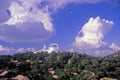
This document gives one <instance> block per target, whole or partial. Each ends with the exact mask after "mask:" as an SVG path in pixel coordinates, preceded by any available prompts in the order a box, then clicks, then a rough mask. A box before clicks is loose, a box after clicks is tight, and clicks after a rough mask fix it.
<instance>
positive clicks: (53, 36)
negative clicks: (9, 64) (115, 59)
mask: <svg viewBox="0 0 120 80" xmlns="http://www.w3.org/2000/svg"><path fill="white" fill-rule="evenodd" d="M119 34H120V1H119V0H1V1H0V54H2V55H3V54H14V53H18V52H26V51H35V50H40V49H41V48H42V46H43V45H46V46H49V45H50V44H51V43H57V44H58V45H59V46H60V50H65V51H68V50H74V51H76V52H79V53H86V54H88V55H93V56H105V55H109V54H111V53H113V52H115V51H118V50H120V37H119Z"/></svg>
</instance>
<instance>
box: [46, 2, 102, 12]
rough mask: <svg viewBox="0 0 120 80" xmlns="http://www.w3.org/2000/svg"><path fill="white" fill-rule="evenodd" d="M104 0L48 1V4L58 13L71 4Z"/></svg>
mask: <svg viewBox="0 0 120 80" xmlns="http://www.w3.org/2000/svg"><path fill="white" fill-rule="evenodd" d="M101 1H102V0H46V2H48V8H49V9H51V10H53V11H56V10H58V9H60V8H64V6H65V5H67V4H69V3H75V4H82V3H92V4H93V3H98V2H101Z"/></svg>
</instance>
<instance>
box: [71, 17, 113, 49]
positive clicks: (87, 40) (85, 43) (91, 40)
mask: <svg viewBox="0 0 120 80" xmlns="http://www.w3.org/2000/svg"><path fill="white" fill-rule="evenodd" d="M113 24H114V22H113V21H109V20H106V19H101V18H100V17H99V16H98V17H96V18H93V17H91V18H90V19H89V21H88V22H87V23H86V24H84V25H83V27H82V29H81V30H80V31H79V32H78V35H77V36H76V37H75V42H74V43H73V46H74V47H76V48H78V49H80V50H83V49H85V50H86V49H98V48H101V47H102V46H105V45H107V42H105V41H103V39H104V36H105V34H106V33H107V32H108V31H110V30H111V28H112V26H113Z"/></svg>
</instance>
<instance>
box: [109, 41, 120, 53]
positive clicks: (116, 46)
mask: <svg viewBox="0 0 120 80" xmlns="http://www.w3.org/2000/svg"><path fill="white" fill-rule="evenodd" d="M109 48H111V49H113V50H115V51H118V50H120V46H118V45H117V44H116V43H112V44H111V45H110V46H109Z"/></svg>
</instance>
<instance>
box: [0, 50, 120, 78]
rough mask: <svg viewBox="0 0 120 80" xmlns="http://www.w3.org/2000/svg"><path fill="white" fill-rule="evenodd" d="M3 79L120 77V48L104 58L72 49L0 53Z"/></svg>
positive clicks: (0, 69)
mask: <svg viewBox="0 0 120 80" xmlns="http://www.w3.org/2000/svg"><path fill="white" fill-rule="evenodd" d="M2 71H8V74H6V75H0V78H9V79H11V78H12V77H14V76H16V75H18V74H21V75H25V76H27V77H28V78H29V79H30V80H54V79H58V80H100V79H101V80H107V78H109V80H110V78H111V80H112V79H113V78H114V79H115V80H120V76H119V75H120V51H118V52H116V53H114V54H112V55H109V56H105V57H92V56H89V55H86V54H78V53H71V52H58V53H55V52H52V53H50V54H48V53H47V52H39V53H37V54H34V53H33V52H26V53H24V54H22V53H17V54H15V55H12V56H11V55H1V56H0V74H1V72H2Z"/></svg>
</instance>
